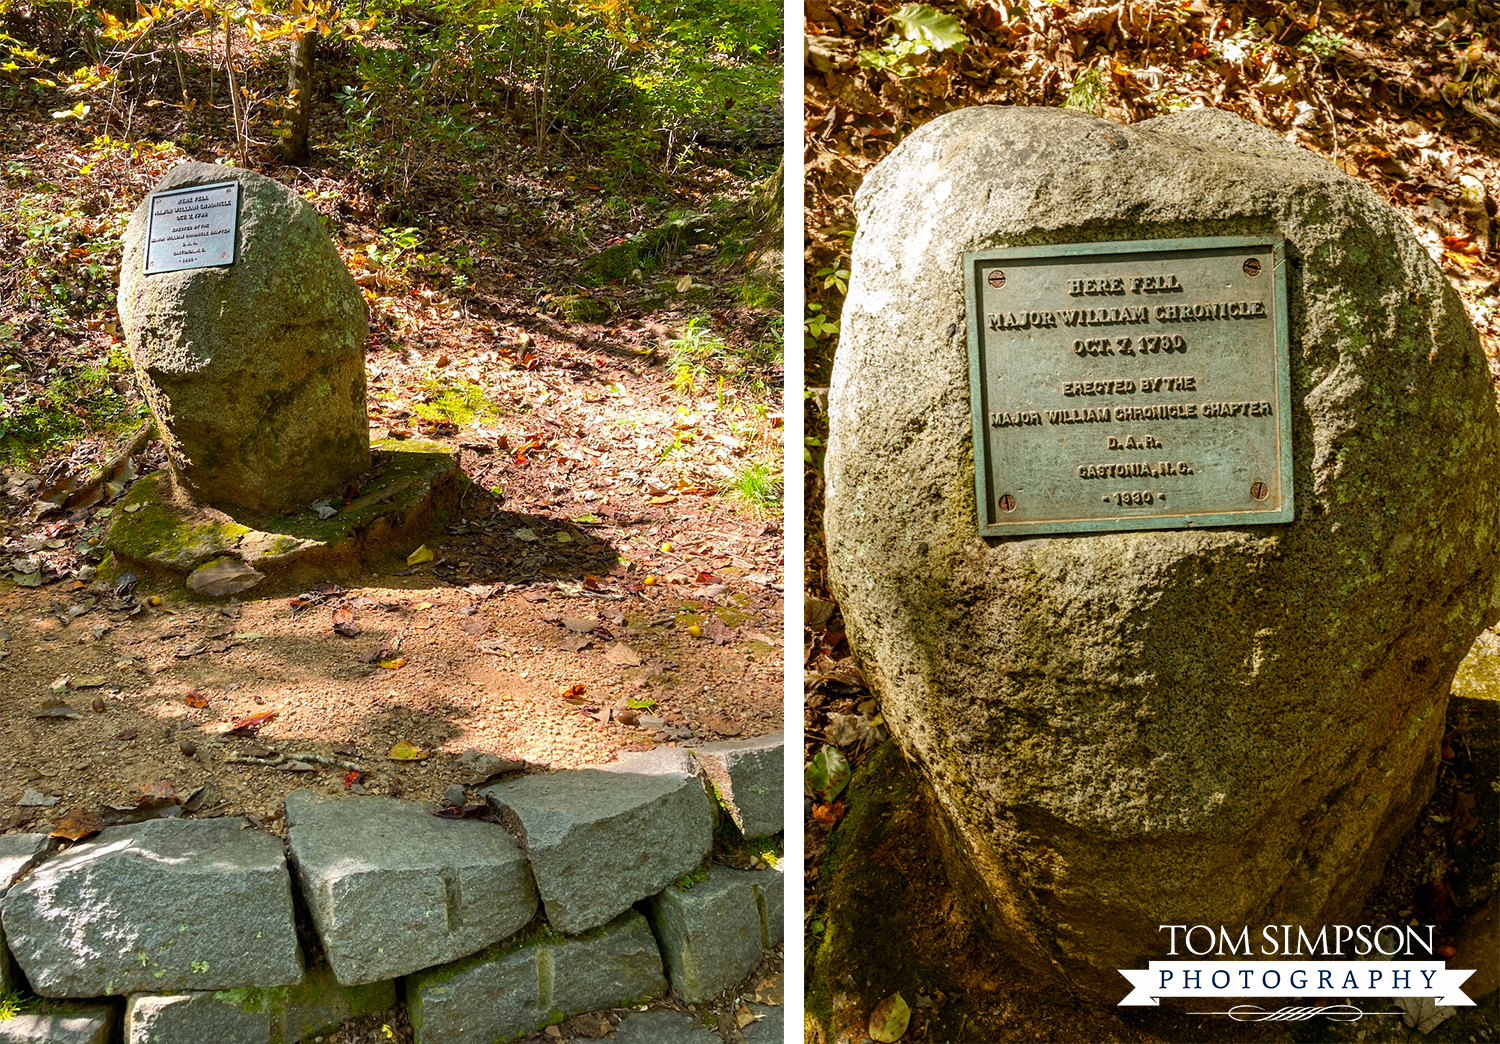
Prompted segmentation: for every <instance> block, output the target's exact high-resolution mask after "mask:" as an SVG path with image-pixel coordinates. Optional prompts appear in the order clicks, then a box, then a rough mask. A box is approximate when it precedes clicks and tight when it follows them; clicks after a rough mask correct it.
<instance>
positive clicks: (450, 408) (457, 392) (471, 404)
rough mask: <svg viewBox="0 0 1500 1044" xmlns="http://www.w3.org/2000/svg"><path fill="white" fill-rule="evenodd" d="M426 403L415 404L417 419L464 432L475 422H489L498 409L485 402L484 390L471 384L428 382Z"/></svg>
mask: <svg viewBox="0 0 1500 1044" xmlns="http://www.w3.org/2000/svg"><path fill="white" fill-rule="evenodd" d="M426 392H427V401H426V402H420V403H418V404H417V407H416V410H417V416H419V417H423V418H425V419H427V420H430V421H440V422H446V423H449V424H454V425H457V426H458V427H460V428H466V427H468V426H469V425H470V424H473V423H474V422H475V421H479V420H493V419H494V418H496V417H498V416H499V415H500V409H499V407H497V406H496V405H495V404H494V403H492V402H490V400H489V399H487V398H485V395H484V389H483V388H481V387H480V386H479V385H478V384H475V383H474V382H473V381H456V382H452V383H446V384H445V383H443V382H442V381H436V380H432V381H428V382H427V385H426Z"/></svg>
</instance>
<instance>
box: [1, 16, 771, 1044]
mask: <svg viewBox="0 0 1500 1044" xmlns="http://www.w3.org/2000/svg"><path fill="white" fill-rule="evenodd" d="M236 42H237V44H238V47H239V49H240V54H241V60H242V61H244V62H246V63H247V65H246V66H245V67H242V69H241V75H242V76H245V77H248V76H249V75H250V74H251V72H252V71H257V69H258V72H259V74H260V76H261V77H262V79H266V80H272V81H273V82H274V77H275V76H276V75H281V76H283V77H284V75H285V73H284V68H283V67H281V66H280V65H279V63H280V62H281V61H282V57H281V52H276V53H270V51H269V50H268V49H267V50H266V53H264V54H261V55H257V54H256V53H255V52H254V49H253V48H252V47H251V45H250V43H249V41H246V40H243V39H237V41H236ZM247 56H248V57H247ZM770 60H779V59H776V58H774V56H773V58H772V59H770ZM257 61H258V62H260V66H259V67H257V65H256V64H255V63H256V62H257ZM190 68H194V69H196V70H197V72H198V73H199V74H201V73H202V71H203V67H202V66H192V65H190ZM278 70H279V71H278ZM322 76H323V78H324V79H323V82H322V84H321V86H320V88H319V93H320V95H321V96H322V97H323V98H324V99H325V101H324V102H323V103H321V104H320V107H319V108H318V109H317V110H316V115H315V120H314V131H313V140H314V143H315V148H316V147H317V146H319V145H322V146H323V147H321V148H319V149H318V151H317V152H316V153H315V159H314V163H313V165H311V166H309V167H306V168H295V167H288V166H284V165H282V164H281V163H279V162H278V161H277V160H276V159H275V154H274V152H273V150H272V148H271V147H270V145H271V143H270V142H269V141H259V142H254V141H252V143H251V147H250V151H249V160H250V165H251V166H253V167H254V168H255V169H258V170H260V171H261V172H262V173H265V174H267V175H269V176H271V177H274V178H277V179H279V180H281V181H282V182H284V183H286V184H288V185H290V186H291V187H292V188H293V189H295V190H296V191H298V192H299V193H300V194H302V195H303V197H304V198H305V199H307V200H308V201H309V202H310V203H311V204H312V205H313V206H314V207H315V208H316V209H317V210H318V212H319V213H320V214H321V215H322V216H323V217H324V218H325V222H326V227H327V228H328V229H329V231H330V234H331V236H332V237H333V240H334V242H335V245H336V246H337V247H338V249H339V251H340V254H341V255H342V256H343V258H344V260H345V262H346V263H347V264H348V267H349V269H350V271H351V272H352V273H353V275H354V278H355V281H356V282H357V283H358V284H359V286H360V287H361V289H362V291H363V293H364V296H365V298H366V301H367V303H368V305H369V308H370V336H369V340H368V342H367V345H366V349H367V354H366V370H367V375H368V396H369V399H368V406H369V415H370V423H371V429H372V438H380V437H383V436H386V435H390V436H393V437H395V438H398V439H400V438H406V437H420V438H423V439H428V440H434V441H437V442H439V443H441V444H442V445H444V446H445V447H446V448H447V449H448V450H449V451H450V452H452V453H453V454H454V455H455V456H456V457H457V458H458V460H459V462H460V464H461V466H462V468H463V471H464V473H465V477H466V479H467V482H468V486H467V490H466V492H465V494H464V496H463V499H462V501H461V506H460V508H459V511H458V513H457V514H456V516H455V517H453V518H450V519H449V520H448V522H447V526H446V529H445V531H444V532H443V533H441V534H440V535H439V537H438V538H437V539H436V540H435V541H429V542H428V545H427V546H428V547H429V548H431V549H432V550H433V551H434V552H435V554H434V556H433V558H432V559H431V560H430V561H426V562H420V561H418V562H416V563H415V564H411V565H408V566H406V567H402V568H396V569H394V570H390V571H385V572H380V573H372V574H370V575H366V576H362V577H360V578H359V579H358V580H357V581H353V582H346V583H344V584H342V586H337V585H332V584H320V585H317V586H316V587H314V588H312V589H311V590H309V591H306V592H304V593H303V594H301V595H300V596H298V597H288V595H289V594H295V592H289V593H288V592H281V593H278V594H277V595H276V596H274V597H272V596H265V597H259V596H257V594H256V592H255V591H254V590H253V589H252V590H251V591H248V592H245V593H244V594H241V595H239V596H237V597H234V598H231V599H221V600H217V601H203V600H197V599H192V598H188V597H186V592H185V591H184V589H183V588H182V587H181V584H180V582H179V583H177V584H175V585H174V584H168V583H165V582H156V581H152V580H149V579H145V580H141V581H140V582H139V583H137V584H135V585H134V586H133V587H125V586H121V587H117V586H115V585H113V584H110V583H106V582H104V581H103V580H101V579H100V578H99V577H97V576H96V575H95V574H96V570H98V569H99V567H100V565H101V564H102V563H101V559H102V555H103V552H102V548H101V546H100V545H101V542H102V541H103V538H104V535H105V533H106V531H107V528H108V526H109V523H110V519H111V516H112V515H113V513H114V511H115V510H116V508H115V506H114V505H116V504H117V503H118V501H119V499H120V497H121V496H123V494H124V492H125V491H126V490H127V489H128V488H129V485H130V483H131V482H132V481H133V480H134V479H135V478H136V477H138V476H140V475H144V474H146V473H148V472H149V471H151V470H153V469H155V468H159V467H162V466H164V464H165V460H164V454H163V452H162V449H161V447H160V445H159V444H157V443H150V444H147V445H146V446H145V447H143V448H142V449H141V450H140V452H138V453H136V454H135V455H134V456H133V457H132V458H130V459H129V460H126V461H117V462H116V466H115V467H113V468H112V469H110V470H109V472H108V474H106V475H104V476H103V477H104V478H105V479H106V481H105V482H104V483H103V484H102V485H101V486H100V488H99V490H98V492H97V493H96V494H92V495H87V496H83V497H81V498H80V497H78V496H76V495H75V496H73V497H72V498H71V499H66V498H67V497H68V491H69V490H70V489H72V488H73V487H75V486H76V485H77V484H78V482H79V480H80V479H81V478H84V477H87V476H90V475H97V474H98V473H99V471H100V469H101V468H102V467H104V466H105V464H106V462H108V461H110V460H111V458H112V457H114V456H115V455H116V454H117V452H118V450H119V448H120V447H121V446H123V445H125V444H126V443H128V441H129V439H130V435H131V432H132V431H133V430H134V429H136V427H137V426H138V425H139V424H140V422H141V420H142V419H143V418H144V416H145V411H144V407H143V404H142V400H141V397H140V393H139V391H138V389H137V388H136V385H135V381H134V377H133V375H132V374H131V372H130V363H129V359H128V354H127V350H126V349H125V347H124V344H123V340H122V334H121V331H120V329H119V326H118V319H117V317H116V314H115V309H114V289H115V285H116V281H117V277H118V266H119V263H120V247H119V245H120V238H121V235H122V233H123V230H124V226H125V223H126V221H127V220H128V218H129V215H130V213H131V211H132V210H133V209H134V208H135V207H136V206H137V204H139V203H140V201H141V200H143V199H144V198H145V196H146V194H147V193H148V192H149V191H150V190H151V188H152V187H153V185H154V184H155V183H156V181H157V180H159V178H160V177H161V176H162V175H164V174H165V173H166V172H167V170H169V169H170V168H171V167H172V166H174V165H175V164H177V163H180V162H183V161H186V160H189V159H195V160H203V161H208V162H214V161H216V160H219V161H228V160H230V159H232V157H233V156H234V153H235V147H234V144H233V137H232V135H231V132H230V130H229V123H228V119H227V112H228V106H227V103H222V102H221V104H220V106H219V108H218V109H211V108H206V107H203V106H198V107H196V108H194V109H192V110H191V111H184V110H183V109H182V108H180V107H178V106H175V105H166V106H163V105H153V104H145V105H136V104H131V105H130V106H129V108H128V111H121V110H118V109H114V110H110V109H107V108H106V107H105V106H99V107H98V110H97V111H96V112H95V114H94V117H93V118H92V119H89V118H59V117H57V116H55V113H57V112H66V111H67V106H68V105H71V104H73V102H74V99H73V98H72V97H71V96H66V97H65V96H64V94H63V92H61V91H59V90H51V89H43V88H41V87H39V86H37V85H36V84H34V83H24V82H21V83H16V82H13V83H12V84H10V85H9V86H3V85H0V109H3V110H4V112H5V115H6V119H5V120H4V121H0V155H3V156H4V157H5V162H4V167H3V170H0V179H3V181H0V247H3V248H4V250H5V253H6V255H7V256H8V257H10V258H12V259H13V263H12V264H10V265H8V266H7V268H6V270H5V271H4V272H0V831H5V832H10V831H17V830H26V831H43V832H54V833H56V834H57V835H58V836H60V837H64V838H67V839H74V838H80V837H86V836H88V835H89V834H90V833H91V832H93V831H96V830H98V829H99V828H100V827H101V826H103V825H106V824H109V823H117V822H125V821H130V820H133V819H138V818H141V817H143V816H157V815H166V816H172V815H188V816H209V815H213V816H218V815H243V816H247V817H249V818H250V819H251V820H252V821H253V822H255V823H256V824H257V825H259V826H261V827H262V828H263V829H266V830H269V831H272V832H277V833H279V832H283V831H284V829H285V826H284V821H283V819H282V807H281V802H282V799H283V798H284V797H285V795H286V794H287V793H288V792H289V791H291V790H294V789H299V788H312V789H316V790H320V791H323V792H326V793H367V794H388V795H400V796H402V797H405V798H409V799H413V800H418V801H424V802H427V803H429V804H430V805H432V806H433V807H437V806H438V805H439V804H441V803H445V798H446V801H447V803H451V802H452V801H453V800H455V799H459V803H460V804H462V803H466V802H473V801H474V788H475V787H476V786H478V785H479V784H481V783H482V782H484V781H485V780H486V779H487V778H493V777H494V775H495V774H496V773H501V774H503V773H507V772H517V771H537V770H541V769H545V768H549V767H553V768H557V767H572V766H579V765H586V764H592V763H599V762H604V761H609V760H611V759H613V758H614V756H615V755H616V753H618V752H619V751H622V750H639V749H646V748H649V747H653V746H656V745H661V744H672V745H676V744H686V743H703V742H709V741H714V740H722V739H729V738H734V737H741V736H746V737H748V736H753V735H760V734H765V733H769V732H774V731H777V730H780V729H781V728H782V691H783V690H782V679H783V674H784V672H783V649H782V646H783V623H782V620H783V611H782V605H783V584H784V577H783V575H782V571H783V570H782V566H783V547H784V529H783V520H782V513H781V499H782V498H781V487H782V471H783V465H782V458H783V451H782V416H783V414H782V409H783V408H782V403H781V383H782V382H781V378H782V318H781V279H782V275H781V266H780V257H779V249H780V238H779V231H778V230H777V229H772V228H770V227H769V226H770V225H771V224H772V223H774V222H775V221H777V220H779V217H778V216H779V213H780V210H779V206H778V207H777V208H776V210H775V213H774V214H773V213H767V212H765V211H764V209H763V208H762V209H757V203H756V199H757V197H758V195H763V194H764V188H765V185H766V184H767V183H768V182H769V181H770V180H771V179H772V178H773V177H774V174H775V171H776V169H777V164H778V162H779V160H780V156H781V145H780V127H781V120H780V113H779V111H774V112H773V111H771V110H770V109H769V108H766V109H764V110H760V111H746V112H745V113H744V117H745V118H744V119H743V120H742V121H741V122H740V123H739V124H738V129H737V130H736V131H735V133H733V134H731V135H729V136H727V137H726V136H725V132H724V131H723V128H720V129H719V137H718V139H717V140H716V143H713V144H710V143H707V142H705V143H702V144H700V145H699V147H698V149H697V152H696V155H695V158H694V160H693V161H692V162H691V163H684V164H681V165H679V166H677V167H676V168H675V169H674V170H673V171H671V172H670V174H661V175H658V176H650V175H649V174H644V175H643V174H642V173H641V171H640V170H639V169H636V170H635V171H634V172H632V171H622V170H618V169H611V168H609V166H608V165H607V164H603V163H601V162H600V160H599V157H598V156H595V155H591V154H584V153H580V152H578V151H576V150H573V149H570V148H568V147H566V143H561V144H556V145H554V147H553V148H552V150H551V153H550V154H549V155H547V156H545V157H544V156H543V155H541V154H540V153H539V150H537V149H536V148H535V146H534V143H532V142H530V141H529V139H528V138H527V137H526V135H525V134H524V133H521V132H520V131H519V130H518V129H517V128H515V127H512V126H509V125H506V124H505V123H504V122H503V121H501V120H498V119H487V118H486V117H484V116H483V115H482V114H476V115H474V116H473V119H474V120H475V121H476V123H482V124H485V125H484V126H483V127H482V128H481V133H477V134H476V135H473V136H471V137H470V138H468V139H466V140H465V142H463V143H460V144H457V145H455V144H454V143H453V142H452V141H451V140H450V141H447V142H444V141H436V142H427V141H423V140H417V139H413V140H410V141H406V142H403V143H400V144H399V147H398V148H399V151H398V152H397V153H392V154H393V155H396V159H395V160H394V161H393V162H392V163H389V164H387V165H385V166H383V167H381V168H380V169H379V170H377V171H375V172H374V173H372V171H371V168H370V167H369V166H368V165H367V164H363V165H362V160H361V154H360V153H358V152H357V151H354V150H348V149H344V148H342V147H341V146H340V144H339V135H341V134H343V133H345V131H346V128H345V126H344V121H343V119H342V117H341V116H340V115H339V114H338V113H337V112H336V111H335V110H334V107H333V106H332V105H331V104H329V103H327V102H326V98H327V96H328V95H329V94H331V93H332V88H333V86H335V85H336V84H337V83H339V82H341V78H347V79H357V75H356V73H355V72H354V70H352V69H349V68H341V67H340V66H339V65H338V64H337V59H334V60H333V61H331V62H329V63H327V64H325V65H324V67H323V69H322ZM189 86H190V88H191V89H192V91H193V93H194V94H195V95H198V96H200V97H201V96H204V95H205V94H206V92H207V90H208V87H207V84H206V83H204V82H203V80H202V79H193V78H191V77H190V83H189ZM222 91H223V88H222V83H221V85H220V95H221V99H222ZM744 108H745V109H746V110H752V109H754V106H753V105H751V104H747V105H746V106H745V107H744ZM106 112H108V113H109V114H108V115H107V116H106ZM364 156H365V158H368V154H367V153H366V154H364ZM683 214H701V215H706V219H705V221H706V223H707V224H708V225H709V226H710V227H711V229H712V233H713V234H712V235H710V236H708V237H706V238H704V239H702V241H694V240H693V239H692V238H691V237H683V240H682V242H680V243H670V244H667V245H666V246H665V247H662V248H660V249H659V250H657V251H656V252H655V256H652V257H649V258H643V259H642V261H641V263H640V265H639V267H638V268H636V269H635V270H634V271H631V272H629V273H628V274H627V275H625V276H623V277H620V278H615V279H613V280H605V279H590V278H587V277H586V276H585V275H584V274H583V271H584V268H585V266H586V263H587V261H588V259H589V258H590V257H592V256H593V255H595V254H596V253H598V251H599V250H600V249H602V248H604V247H606V246H608V245H610V244H614V243H619V242H621V241H623V240H625V239H626V238H627V237H630V236H632V235H635V234H637V233H642V232H648V231H650V230H651V229H653V228H655V227H657V226H659V225H660V224H661V223H662V222H663V221H665V220H667V219H668V218H671V217H676V216H679V215H683ZM778 228H779V226H778ZM65 499H66V503H67V507H66V508H63V507H61V506H59V505H60V504H62V503H64V502H65ZM415 550H417V549H416V548H409V549H402V553H403V554H405V553H406V552H408V551H415ZM339 610H348V611H350V612H352V614H353V624H354V626H353V627H349V626H345V627H344V628H343V630H344V631H357V634H356V635H355V636H353V637H347V636H345V635H344V634H341V633H338V632H336V631H335V629H334V627H333V614H334V612H335V611H339ZM246 719H250V724H249V725H242V726H241V727H240V728H238V729H237V728H235V726H236V724H238V723H242V722H244V721H245V720H246ZM475 751H479V752H484V753H487V754H491V755H494V756H495V757H496V758H498V759H499V761H498V762H497V761H495V760H494V759H488V760H486V759H479V760H476V758H475V754H474V753H473V752H475ZM466 754H467V756H466ZM454 788H466V789H464V790H463V794H462V797H461V798H460V795H459V793H458V792H457V791H456V790H455V789H454ZM755 981H756V983H759V984H760V985H759V987H757V990H756V992H759V993H763V994H766V995H768V996H769V995H770V994H773V993H774V994H777V995H778V1000H777V1002H778V1003H779V986H778V985H776V984H777V982H779V960H775V961H770V962H768V963H767V964H766V965H765V966H763V968H762V971H761V973H760V974H759V975H758V976H757V978H756V980H755ZM752 999H753V998H752ZM366 1021H368V1020H366ZM376 1021H377V1022H379V1021H380V1020H376ZM576 1021H577V1020H575V1022H576ZM731 1021H732V1020H731ZM593 1028H594V1029H600V1027H598V1026H597V1025H596V1026H594V1027H593ZM392 1032H394V1033H395V1034H396V1035H395V1036H394V1037H392V1036H391V1033H392ZM568 1032H569V1038H570V1039H572V1038H573V1037H575V1036H576V1037H579V1038H582V1039H589V1038H590V1037H591V1036H593V1035H596V1034H593V1033H591V1032H589V1027H587V1026H582V1027H580V1026H569V1027H568ZM600 1032H602V1029H600ZM366 1039H368V1040H375V1039H380V1040H382V1041H384V1040H389V1039H395V1040H398V1041H399V1040H403V1039H405V1040H409V1039H410V1037H409V1030H407V1029H406V1028H405V1027H403V1026H400V1025H393V1026H389V1027H387V1026H386V1025H385V1023H384V1022H381V1023H380V1025H375V1024H374V1023H371V1024H370V1025H368V1026H365V1025H363V1024H361V1025H360V1026H353V1027H348V1028H346V1030H345V1031H341V1033H340V1034H336V1035H335V1036H334V1037H331V1038H330V1040H331V1041H333V1042H334V1044H355V1042H357V1041H362V1040H366ZM538 1039H546V1040H553V1039H556V1038H555V1037H554V1036H552V1035H550V1034H549V1035H544V1036H542V1037H539V1038H538Z"/></svg>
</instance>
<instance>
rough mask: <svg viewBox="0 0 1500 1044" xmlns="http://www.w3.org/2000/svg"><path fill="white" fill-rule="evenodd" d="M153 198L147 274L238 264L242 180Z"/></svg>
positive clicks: (203, 186)
mask: <svg viewBox="0 0 1500 1044" xmlns="http://www.w3.org/2000/svg"><path fill="white" fill-rule="evenodd" d="M148 199H149V200H150V204H151V209H150V210H149V211H148V212H147V218H146V258H145V274H146V275H157V274H159V273H161V272H180V271H182V270H184V269H190V268H214V267H218V266H222V265H232V264H234V245H235V232H236V229H237V228H238V225H239V212H240V183H239V182H238V181H223V182H219V183H218V184H215V185H194V186H193V187H192V188H184V189H173V190H171V191H169V192H153V193H151V195H150V196H149V197H148Z"/></svg>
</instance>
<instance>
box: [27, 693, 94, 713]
mask: <svg viewBox="0 0 1500 1044" xmlns="http://www.w3.org/2000/svg"><path fill="white" fill-rule="evenodd" d="M36 716H37V717H38V718H81V717H83V715H82V714H80V713H78V711H76V710H74V709H73V708H72V707H70V706H69V705H68V703H67V701H65V700H61V699H58V698H57V697H55V696H54V697H52V698H51V699H47V700H43V701H42V706H41V707H40V709H38V710H37V712H36Z"/></svg>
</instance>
